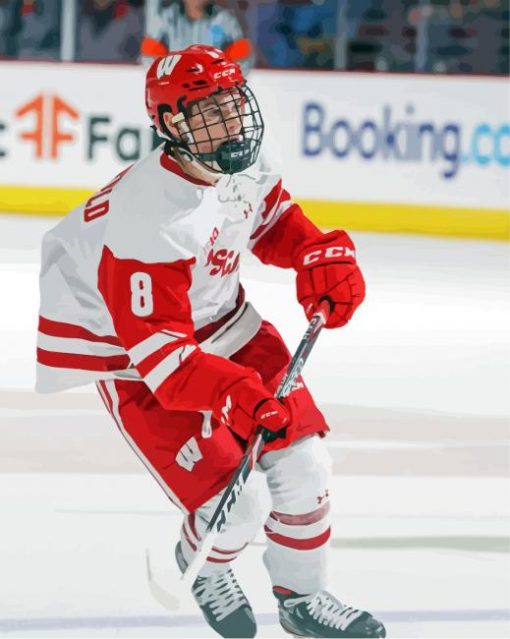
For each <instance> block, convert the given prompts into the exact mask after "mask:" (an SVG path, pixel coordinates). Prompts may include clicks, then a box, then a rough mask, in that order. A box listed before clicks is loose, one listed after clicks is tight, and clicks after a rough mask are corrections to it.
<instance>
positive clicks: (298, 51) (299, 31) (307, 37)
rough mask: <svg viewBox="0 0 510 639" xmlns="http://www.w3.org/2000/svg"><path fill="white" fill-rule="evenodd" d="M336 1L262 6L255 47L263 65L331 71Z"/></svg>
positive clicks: (301, 0) (298, 0)
mask: <svg viewBox="0 0 510 639" xmlns="http://www.w3.org/2000/svg"><path fill="white" fill-rule="evenodd" d="M336 12H337V2H336V0H322V1H320V2H319V1H318V0H315V2H310V1H309V0H281V1H280V2H272V3H271V2H269V3H265V2H263V3H261V4H260V5H259V22H258V38H257V44H258V47H259V50H260V57H261V63H262V66H269V67H287V68H289V67H294V68H320V69H332V68H333V66H334V42H335V27H336Z"/></svg>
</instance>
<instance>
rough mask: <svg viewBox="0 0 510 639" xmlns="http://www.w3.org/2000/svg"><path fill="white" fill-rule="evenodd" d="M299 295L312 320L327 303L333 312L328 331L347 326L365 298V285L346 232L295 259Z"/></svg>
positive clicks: (329, 236)
mask: <svg viewBox="0 0 510 639" xmlns="http://www.w3.org/2000/svg"><path fill="white" fill-rule="evenodd" d="M294 267H295V269H296V272H297V278H296V292H297V298H298V300H299V303H300V304H301V305H302V306H303V308H304V310H305V314H306V316H307V318H308V319H311V317H312V315H313V314H314V313H315V312H316V311H317V310H318V308H319V307H320V305H321V303H322V302H323V301H324V300H327V301H328V302H329V305H330V308H331V312H330V314H329V317H328V320H327V322H326V324H325V326H326V328H336V327H338V326H344V325H345V324H347V322H348V321H349V320H350V319H351V317H352V315H353V313H354V311H355V310H356V309H357V308H358V306H359V305H360V304H361V302H362V301H363V299H364V297H365V282H364V280H363V276H362V274H361V271H360V269H359V267H358V265H357V264H356V250H355V248H354V244H353V243H352V241H351V238H350V237H349V236H348V235H347V233H345V232H344V231H333V232H331V233H327V234H325V235H323V236H322V238H321V239H320V240H319V241H318V242H316V243H315V244H314V245H308V246H307V247H305V248H303V249H302V250H301V251H300V252H299V253H298V254H297V255H296V256H295V258H294Z"/></svg>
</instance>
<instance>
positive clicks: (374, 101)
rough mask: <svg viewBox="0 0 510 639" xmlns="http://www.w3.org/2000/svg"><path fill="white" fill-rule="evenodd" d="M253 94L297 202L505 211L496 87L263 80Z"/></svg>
mask: <svg viewBox="0 0 510 639" xmlns="http://www.w3.org/2000/svg"><path fill="white" fill-rule="evenodd" d="M256 88H257V94H258V95H260V96H261V100H262V101H263V105H264V107H265V111H266V112H269V113H270V114H271V115H270V120H271V125H273V126H274V129H272V131H271V135H272V136H276V137H277V138H278V146H279V149H278V148H277V151H279V155H280V157H279V160H280V162H281V165H282V167H283V170H284V171H285V172H286V173H287V174H288V176H289V180H290V183H289V188H291V189H292V190H293V192H296V191H297V192H299V193H300V194H301V195H302V196H303V197H307V198H311V197H323V198H329V199H331V198H338V199H343V200H348V201H360V200H361V201H367V200H368V201H385V202H414V203H426V204H443V205H451V206H471V207H481V208H505V207H506V206H508V198H509V186H508V184H509V178H510V123H509V116H508V97H509V96H508V86H507V83H506V81H505V80H504V79H498V78H496V79H494V78H493V79H485V78H467V79H466V78H457V77H454V78H449V77H440V78H437V79H436V78H430V77H423V76H418V77H412V76H406V75H395V76H392V75H383V76H382V77H380V76H379V75H377V76H376V77H374V75H373V74H372V75H364V74H335V73H317V74H311V73H288V74H287V75H286V77H285V82H282V79H281V77H279V74H277V73H274V72H269V73H265V74H264V75H263V77H260V78H259V77H257V85H256Z"/></svg>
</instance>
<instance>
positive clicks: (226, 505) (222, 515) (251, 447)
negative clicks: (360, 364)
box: [182, 302, 329, 583]
mask: <svg viewBox="0 0 510 639" xmlns="http://www.w3.org/2000/svg"><path fill="white" fill-rule="evenodd" d="M328 315H329V303H328V302H323V303H322V304H321V306H320V308H319V310H318V311H317V313H315V314H314V315H313V316H312V319H311V320H310V323H309V325H308V328H307V329H306V331H305V334H304V335H303V339H302V340H301V342H300V344H299V346H298V348H297V350H296V352H295V353H294V356H293V358H292V359H291V361H290V363H289V365H288V367H287V371H286V372H285V375H284V376H283V378H282V380H281V382H280V385H279V386H278V390H277V391H276V395H275V396H276V398H277V399H282V398H283V397H286V396H287V395H288V394H289V393H290V392H291V390H292V387H293V385H294V382H295V380H296V378H297V377H298V375H299V374H300V373H301V371H302V370H303V366H304V365H305V362H306V360H307V359H308V356H309V354H310V352H311V350H312V348H313V345H314V344H315V342H316V340H317V337H318V336H319V333H320V332H321V329H322V327H323V326H324V324H325V323H326V322H327V318H328ZM264 434H265V431H264V429H262V428H259V429H258V430H257V431H256V434H255V436H254V437H253V438H252V440H251V441H250V443H249V444H248V447H247V448H246V452H245V453H244V455H243V458H242V460H241V462H240V464H239V466H238V467H237V469H236V470H235V472H234V474H233V476H232V479H231V480H230V483H229V484H228V486H227V487H226V488H225V491H224V493H223V495H222V498H221V500H220V503H219V504H218V506H217V508H216V510H215V511H214V514H213V516H212V517H211V520H210V522H209V524H208V526H207V528H206V530H205V533H204V536H203V538H202V544H201V545H200V547H199V548H198V549H197V551H196V553H195V555H194V556H193V559H192V560H191V561H190V563H189V564H188V566H187V567H186V569H185V570H184V572H183V574H182V579H184V580H185V581H186V582H188V583H193V581H194V580H195V579H196V577H197V575H198V572H199V571H200V568H201V567H202V565H203V563H204V562H205V560H206V558H207V557H208V555H209V553H210V552H211V549H212V548H213V546H214V542H215V540H216V537H217V536H218V535H219V533H220V532H221V530H222V528H223V526H224V525H225V523H226V521H227V516H228V514H229V512H230V511H231V510H232V508H233V506H234V504H235V503H236V502H237V500H238V498H239V495H240V494H241V493H242V491H243V488H244V485H245V483H246V481H247V479H248V477H249V476H250V473H251V471H252V470H253V469H254V467H255V464H256V463H257V460H258V458H259V455H260V453H261V451H262V447H263V446H264V441H265V440H264Z"/></svg>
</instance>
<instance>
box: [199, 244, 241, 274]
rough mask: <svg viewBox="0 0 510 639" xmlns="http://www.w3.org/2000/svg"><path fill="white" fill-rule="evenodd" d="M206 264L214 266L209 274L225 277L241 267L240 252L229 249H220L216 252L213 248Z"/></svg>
mask: <svg viewBox="0 0 510 639" xmlns="http://www.w3.org/2000/svg"><path fill="white" fill-rule="evenodd" d="M205 265H206V266H212V269H211V270H210V271H209V275H219V276H220V277H225V275H230V274H231V273H234V272H235V271H237V270H238V269H239V252H236V251H232V250H230V251H229V250H228V249H218V250H217V251H216V252H215V251H213V250H212V249H211V250H210V251H209V255H208V256H207V262H206V264H205Z"/></svg>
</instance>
